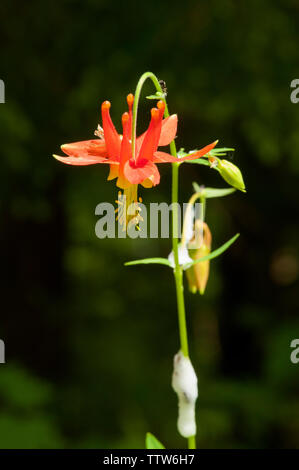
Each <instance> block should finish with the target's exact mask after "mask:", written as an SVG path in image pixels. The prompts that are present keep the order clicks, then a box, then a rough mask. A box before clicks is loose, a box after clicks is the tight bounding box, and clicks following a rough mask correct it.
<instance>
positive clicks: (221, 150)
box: [209, 147, 235, 157]
mask: <svg viewBox="0 0 299 470" xmlns="http://www.w3.org/2000/svg"><path fill="white" fill-rule="evenodd" d="M234 151H235V149H233V148H230V147H222V148H219V147H217V148H214V149H212V150H210V152H209V154H210V155H212V156H215V157H216V156H218V155H226V154H227V152H234Z"/></svg>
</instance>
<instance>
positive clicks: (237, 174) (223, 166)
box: [217, 159, 246, 193]
mask: <svg viewBox="0 0 299 470" xmlns="http://www.w3.org/2000/svg"><path fill="white" fill-rule="evenodd" d="M217 170H218V171H219V173H220V175H221V176H222V178H223V179H224V180H225V181H226V182H227V183H228V184H230V185H231V186H233V188H236V189H239V190H240V191H243V193H246V190H245V184H244V181H243V176H242V173H241V171H240V170H239V168H238V167H237V166H236V165H234V164H233V163H232V162H229V161H228V160H220V159H218V162H217Z"/></svg>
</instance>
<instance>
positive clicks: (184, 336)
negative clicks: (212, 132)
mask: <svg viewBox="0 0 299 470" xmlns="http://www.w3.org/2000/svg"><path fill="white" fill-rule="evenodd" d="M148 78H149V79H151V80H152V82H153V84H154V86H155V87H156V90H157V91H158V92H160V93H163V90H162V88H161V85H160V83H159V80H158V78H157V77H156V75H154V74H153V73H152V72H145V73H144V74H143V75H142V76H141V77H140V79H139V81H138V83H137V87H136V91H135V96H134V104H133V117H132V156H133V158H135V155H136V128H137V110H138V103H139V98H140V94H141V90H142V87H143V84H144V82H145V81H146V80H147V79H148ZM161 99H162V100H163V101H164V102H165V110H164V116H165V118H167V117H169V111H168V106H167V102H166V99H165V97H164V98H161ZM170 152H171V155H173V156H174V157H177V151H176V145H175V141H174V140H173V141H172V142H171V143H170ZM179 166H180V163H179V162H178V163H173V164H172V190H171V202H172V249H173V253H174V265H175V267H174V278H175V286H176V297H177V307H178V322H179V334H180V344H181V350H182V353H183V354H184V356H186V357H189V347H188V333H187V325H186V311H185V301H184V286H183V270H182V268H181V266H180V264H179V241H178V195H179ZM188 448H189V449H196V441H195V436H191V437H189V438H188Z"/></svg>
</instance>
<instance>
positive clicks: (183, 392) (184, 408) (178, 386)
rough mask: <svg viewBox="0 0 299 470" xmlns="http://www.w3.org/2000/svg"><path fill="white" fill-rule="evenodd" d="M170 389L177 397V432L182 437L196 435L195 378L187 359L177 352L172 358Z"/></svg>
mask: <svg viewBox="0 0 299 470" xmlns="http://www.w3.org/2000/svg"><path fill="white" fill-rule="evenodd" d="M172 388H173V389H174V391H175V392H176V394H177V396H178V400H179V403H178V406H179V416H178V431H179V433H180V434H181V435H182V436H183V437H186V438H188V437H192V436H195V434H196V422H195V403H196V399H197V396H198V389H197V377H196V374H195V371H194V369H193V366H192V363H191V361H190V359H189V357H186V356H184V354H183V353H182V351H179V352H178V353H177V354H176V355H175V356H174V369H173V375H172Z"/></svg>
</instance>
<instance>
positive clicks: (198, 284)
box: [186, 219, 212, 294]
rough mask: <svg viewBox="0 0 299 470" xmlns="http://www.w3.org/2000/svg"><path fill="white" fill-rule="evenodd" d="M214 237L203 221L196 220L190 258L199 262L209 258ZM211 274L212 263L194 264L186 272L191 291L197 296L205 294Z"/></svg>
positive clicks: (201, 262) (189, 247)
mask: <svg viewBox="0 0 299 470" xmlns="http://www.w3.org/2000/svg"><path fill="white" fill-rule="evenodd" d="M211 244H212V235H211V232H210V229H209V227H208V226H207V224H206V223H205V222H202V220H199V219H198V220H196V221H195V226H194V236H193V238H192V239H191V240H190V241H189V243H188V245H187V248H188V253H189V256H190V257H191V258H192V259H193V260H197V259H200V258H203V257H204V256H207V255H209V254H210V252H211ZM209 272H210V261H209V260H206V261H200V262H199V263H196V264H193V265H192V266H191V267H190V268H188V269H187V270H186V275H187V279H188V284H189V289H190V291H191V292H192V293H193V294H195V293H196V292H198V291H199V292H200V294H204V291H205V288H206V285H207V282H208V278H209Z"/></svg>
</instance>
